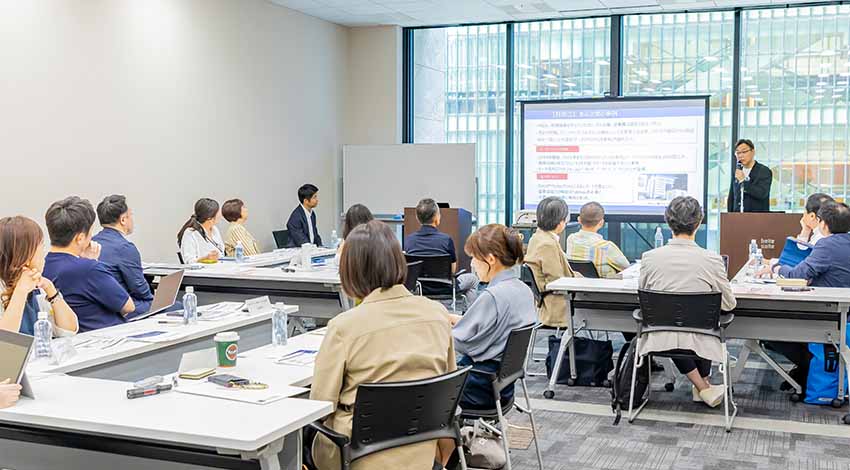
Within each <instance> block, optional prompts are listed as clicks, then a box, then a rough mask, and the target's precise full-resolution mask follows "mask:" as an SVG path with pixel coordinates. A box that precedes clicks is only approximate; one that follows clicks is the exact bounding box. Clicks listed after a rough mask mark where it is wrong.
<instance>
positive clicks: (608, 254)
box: [567, 202, 629, 278]
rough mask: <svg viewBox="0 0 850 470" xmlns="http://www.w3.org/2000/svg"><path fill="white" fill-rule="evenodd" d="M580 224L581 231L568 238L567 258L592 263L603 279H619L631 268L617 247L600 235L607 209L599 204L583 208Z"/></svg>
mask: <svg viewBox="0 0 850 470" xmlns="http://www.w3.org/2000/svg"><path fill="white" fill-rule="evenodd" d="M578 222H579V224H581V230H579V231H578V232H576V233H574V234H572V235H570V236H569V237H567V258H569V259H572V260H577V261H590V262H592V263H593V265H594V266H596V272H598V273H599V277H602V278H614V277H617V273H619V272H620V271H622V270H624V269H626V268H628V267H629V260H627V259H626V256H625V255H623V252H622V251H620V249H619V248H617V245H616V244H614V243H613V242H611V241H608V240H605V239H604V238H602V235H600V234H599V230H600V229H601V228H602V226H603V225H605V209H603V208H602V206H601V205H600V204H599V203H598V202H588V203H587V204H585V205H583V206H581V212H579V216H578Z"/></svg>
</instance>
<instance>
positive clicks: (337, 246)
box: [331, 230, 339, 250]
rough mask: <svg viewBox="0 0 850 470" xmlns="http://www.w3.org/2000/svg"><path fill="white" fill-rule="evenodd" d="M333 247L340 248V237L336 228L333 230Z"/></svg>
mask: <svg viewBox="0 0 850 470" xmlns="http://www.w3.org/2000/svg"><path fill="white" fill-rule="evenodd" d="M331 248H333V249H334V250H336V249H337V248H339V237H338V236H337V234H336V230H334V231H332V232H331Z"/></svg>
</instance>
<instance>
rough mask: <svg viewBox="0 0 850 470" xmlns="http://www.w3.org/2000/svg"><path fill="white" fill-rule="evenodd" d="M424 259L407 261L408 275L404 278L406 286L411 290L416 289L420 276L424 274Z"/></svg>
mask: <svg viewBox="0 0 850 470" xmlns="http://www.w3.org/2000/svg"><path fill="white" fill-rule="evenodd" d="M422 264H423V263H422V261H414V262H413V263H407V277H406V278H405V279H404V287H407V290H409V291H410V292H415V291H416V283H417V282H419V276H421V275H422Z"/></svg>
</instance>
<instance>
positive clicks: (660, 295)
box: [638, 289, 721, 331]
mask: <svg viewBox="0 0 850 470" xmlns="http://www.w3.org/2000/svg"><path fill="white" fill-rule="evenodd" d="M638 299H639V301H640V312H641V316H642V317H643V326H645V327H648V328H653V329H656V330H657V329H664V328H686V329H692V330H706V331H716V330H718V329H719V328H720V305H721V295H720V292H707V293H687V294H685V293H674V292H658V291H651V290H645V289H640V290H638Z"/></svg>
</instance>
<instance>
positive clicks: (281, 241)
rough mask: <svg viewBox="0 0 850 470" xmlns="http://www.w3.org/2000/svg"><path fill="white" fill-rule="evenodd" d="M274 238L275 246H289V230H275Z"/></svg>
mask: <svg viewBox="0 0 850 470" xmlns="http://www.w3.org/2000/svg"><path fill="white" fill-rule="evenodd" d="M272 236H273V237H274V244H275V246H277V247H278V248H286V247H288V246H289V230H274V231H272Z"/></svg>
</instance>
